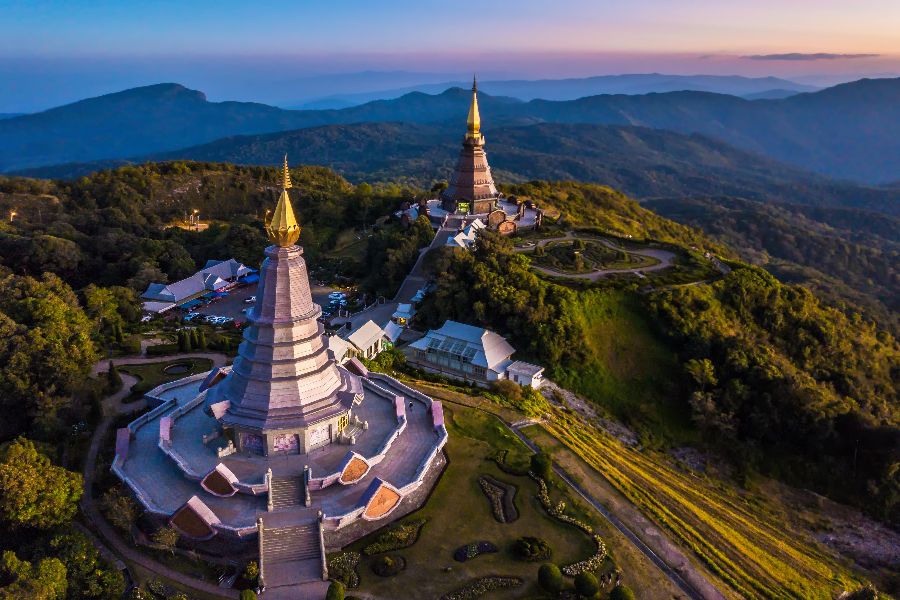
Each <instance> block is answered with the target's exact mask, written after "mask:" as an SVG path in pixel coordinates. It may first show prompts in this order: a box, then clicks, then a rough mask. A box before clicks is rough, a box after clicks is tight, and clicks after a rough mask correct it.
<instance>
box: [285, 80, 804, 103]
mask: <svg viewBox="0 0 900 600" xmlns="http://www.w3.org/2000/svg"><path fill="white" fill-rule="evenodd" d="M470 86H471V83H470V82H469V81H445V82H442V83H425V84H417V85H412V86H407V87H402V88H394V89H388V90H380V91H373V92H362V93H355V94H330V95H328V96H326V97H324V98H317V99H314V100H307V101H305V102H303V103H300V104H298V105H297V106H296V108H303V109H310V108H344V107H346V106H350V105H357V104H363V103H365V102H371V101H372V100H389V99H392V98H399V97H400V96H403V95H404V94H408V93H411V92H423V93H426V94H439V93H441V92H442V91H444V90H446V89H448V88H451V87H460V88H468V87H470ZM478 88H479V89H480V90H482V91H484V92H485V93H488V94H493V95H497V96H511V97H513V98H518V99H520V100H534V99H535V98H542V99H544V100H575V99H577V98H583V97H585V96H596V95H599V94H629V95H635V94H650V93H661V92H681V91H695V92H712V93H716V94H730V95H733V96H744V97H746V96H749V95H756V94H771V93H772V92H774V91H777V92H781V93H782V94H791V93H794V94H796V93H799V92H812V91H815V90H817V89H819V88H817V87H814V86H811V85H804V84H801V83H796V82H793V81H788V80H786V79H780V78H778V77H741V76H737V75H663V74H660V73H646V74H634V75H601V76H596V77H582V78H571V79H539V80H500V81H479V82H478ZM764 97H781V98H783V97H786V96H785V95H777V94H776V95H773V96H764Z"/></svg>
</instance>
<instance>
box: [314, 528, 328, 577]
mask: <svg viewBox="0 0 900 600" xmlns="http://www.w3.org/2000/svg"><path fill="white" fill-rule="evenodd" d="M324 517H325V515H323V514H322V511H319V519H318V523H317V524H318V526H319V527H318V529H319V560H320V561H321V562H322V581H328V558H327V557H326V556H325V523H324V521H325V519H324Z"/></svg>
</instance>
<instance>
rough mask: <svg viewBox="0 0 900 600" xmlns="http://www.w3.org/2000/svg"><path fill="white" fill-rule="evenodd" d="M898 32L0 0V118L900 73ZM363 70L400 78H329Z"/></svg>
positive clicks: (796, 6)
mask: <svg viewBox="0 0 900 600" xmlns="http://www.w3.org/2000/svg"><path fill="white" fill-rule="evenodd" d="M898 23H900V2H898V1H897V0H856V1H854V2H847V1H846V0H841V1H837V0H789V1H785V0H754V1H753V2H748V1H736V0H718V1H715V2H713V1H711V0H629V1H628V2H623V1H615V2H613V1H609V0H580V1H567V0H555V1H553V2H550V1H547V0H543V1H537V0H518V1H516V2H512V1H508V0H484V1H482V2H467V3H454V2H447V1H446V0H442V1H433V0H418V1H415V2H412V1H407V0H399V1H390V2H388V1H381V2H379V1H373V0H368V1H362V0H337V1H332V2H321V1H316V2H312V1H307V0H293V1H292V2H282V1H269V2H264V3H252V2H246V1H243V2H233V1H230V0H228V1H219V2H208V1H205V0H200V1H181V2H175V1H156V2H153V1H145V2H134V1H128V0H120V1H117V2H111V1H107V0H94V1H90V2H89V1H83V0H70V1H57V2H45V1H39V0H38V1H35V0H32V1H13V2H9V1H5V0H0V112H11V111H27V110H35V109H40V108H47V107H49V106H53V105H55V104H59V103H61V102H66V101H71V100H75V99H78V98H82V97H85V96H89V95H94V94H98V93H105V92H109V91H115V90H118V89H123V88H127V87H130V86H133V85H141V84H147V83H154V82H159V81H178V82H181V83H184V84H185V85H188V86H190V87H195V88H198V89H203V90H204V91H206V92H207V93H208V95H209V96H210V98H211V99H226V98H229V99H242V100H251V99H252V100H260V101H265V102H279V103H285V102H290V101H291V100H292V99H294V100H296V99H299V98H295V96H297V94H307V95H308V96H314V95H315V94H316V93H319V91H320V90H324V89H327V88H328V86H329V85H330V86H331V87H333V88H334V89H335V91H337V92H345V91H354V90H353V89H347V90H343V89H338V88H341V86H344V87H348V88H353V87H354V86H357V88H356V89H357V90H358V91H368V90H365V89H360V88H359V86H366V85H368V86H370V89H379V88H378V85H388V84H392V83H394V82H395V81H405V79H404V78H405V77H406V78H413V79H415V78H416V77H418V78H419V79H421V80H423V82H424V81H442V80H446V79H448V78H450V79H452V78H456V77H459V76H462V75H463V74H465V73H470V72H472V71H474V70H478V71H479V72H480V73H482V74H483V76H484V77H494V78H506V77H517V78H518V77H522V78H536V77H565V76H586V75H596V74H615V73H625V72H654V71H655V72H670V73H683V74H684V73H714V74H725V73H737V74H746V75H766V74H775V75H781V76H787V77H795V78H802V77H820V78H822V77H831V78H834V79H836V80H840V79H850V78H854V77H856V76H860V75H867V74H891V73H897V72H900V35H898V33H897V24H898ZM814 54H815V55H819V56H818V58H815V57H814V56H812V55H814ZM750 55H753V56H760V55H762V56H764V57H767V58H764V59H760V58H757V59H749V58H746V57H747V56H750ZM771 55H776V56H775V57H772V56H771ZM784 55H791V56H793V59H792V60H788V59H787V57H786V56H784ZM859 55H876V56H859ZM361 71H377V72H385V71H387V72H394V73H395V75H394V76H393V78H392V77H386V78H384V79H382V80H379V79H378V78H373V77H369V78H368V79H367V80H366V81H367V83H365V84H363V83H361V82H362V80H361V79H360V78H359V77H350V78H344V79H341V77H336V76H340V75H344V74H353V73H358V72H361ZM398 72H403V73H407V74H410V73H412V74H414V75H401V74H400V73H398ZM323 77H324V79H323ZM442 78H445V79H442ZM371 86H374V87H371ZM302 90H306V92H303V91H302ZM322 95H325V94H322Z"/></svg>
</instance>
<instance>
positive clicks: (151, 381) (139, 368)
mask: <svg viewBox="0 0 900 600" xmlns="http://www.w3.org/2000/svg"><path fill="white" fill-rule="evenodd" d="M212 366H213V362H212V361H211V360H210V359H208V358H186V359H184V358H182V359H179V358H173V359H171V360H164V361H161V362H156V363H144V364H139V365H122V366H118V365H117V368H118V369H119V371H121V372H123V373H128V374H129V375H133V376H135V377H137V378H138V379H140V381H139V382H138V383H136V384H135V385H134V387H133V388H131V395H132V397H140V396H143V395H144V394H146V393H147V392H149V391H150V390H152V389H153V388H155V387H156V386H158V385H162V384H163V383H168V382H170V381H175V380H176V379H181V378H182V377H188V376H190V375H196V374H197V373H206V372H208V371H210V370H211V369H212Z"/></svg>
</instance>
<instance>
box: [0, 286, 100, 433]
mask: <svg viewBox="0 0 900 600" xmlns="http://www.w3.org/2000/svg"><path fill="white" fill-rule="evenodd" d="M93 330H94V326H93V324H92V323H91V321H90V319H88V317H87V315H85V313H84V311H83V310H82V309H81V307H80V305H79V303H78V298H77V297H76V296H75V294H74V292H72V288H70V287H69V286H68V285H66V284H65V283H63V281H62V280H61V279H60V278H59V277H57V276H55V275H50V274H47V275H44V277H43V278H42V279H40V280H37V279H33V278H31V277H19V276H15V275H8V276H6V277H3V276H2V275H0V365H3V368H2V369H0V410H2V412H3V415H4V417H5V418H4V419H2V420H0V439H2V438H4V437H6V438H8V437H10V436H12V435H14V434H15V433H20V432H23V431H29V430H30V429H31V425H32V424H34V425H36V429H39V430H40V431H41V432H42V433H43V434H44V435H48V436H49V435H54V434H56V433H57V431H56V429H55V428H56V427H58V424H57V417H58V412H59V410H60V409H62V408H64V407H66V406H69V405H71V395H72V393H73V392H74V391H75V390H76V389H78V388H79V387H80V386H81V385H82V383H83V382H84V381H85V380H86V378H87V376H88V373H89V372H90V368H91V366H92V365H93V363H94V362H96V360H97V358H98V356H97V350H96V347H95V345H94V342H93V341H92V340H91V334H92V332H93Z"/></svg>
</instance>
